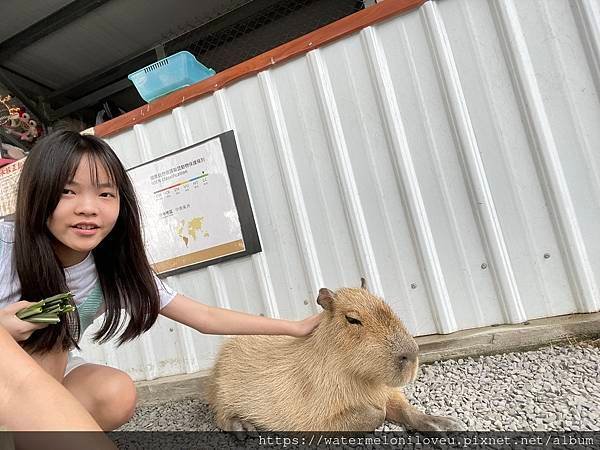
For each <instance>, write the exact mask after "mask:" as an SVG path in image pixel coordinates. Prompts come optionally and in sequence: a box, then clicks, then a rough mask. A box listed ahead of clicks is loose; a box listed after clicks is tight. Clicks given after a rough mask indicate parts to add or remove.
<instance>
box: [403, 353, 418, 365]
mask: <svg viewBox="0 0 600 450" xmlns="http://www.w3.org/2000/svg"><path fill="white" fill-rule="evenodd" d="M418 357H419V353H418V352H403V353H400V354H399V355H398V359H399V362H400V363H413V364H414V363H416V362H417V358H418Z"/></svg>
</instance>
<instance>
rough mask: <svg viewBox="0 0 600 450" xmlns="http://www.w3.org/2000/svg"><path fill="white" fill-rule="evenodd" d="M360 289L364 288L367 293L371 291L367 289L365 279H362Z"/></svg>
mask: <svg viewBox="0 0 600 450" xmlns="http://www.w3.org/2000/svg"><path fill="white" fill-rule="evenodd" d="M360 287H361V288H363V289H364V290H365V291H368V290H369V288H368V287H367V280H365V279H364V278H363V277H360Z"/></svg>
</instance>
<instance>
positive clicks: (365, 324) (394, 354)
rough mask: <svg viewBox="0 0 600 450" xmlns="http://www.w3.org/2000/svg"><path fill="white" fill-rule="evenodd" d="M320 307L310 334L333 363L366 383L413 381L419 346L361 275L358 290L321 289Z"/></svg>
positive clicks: (391, 383) (389, 383) (415, 373)
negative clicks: (320, 313) (321, 313)
mask: <svg viewBox="0 0 600 450" xmlns="http://www.w3.org/2000/svg"><path fill="white" fill-rule="evenodd" d="M317 303H318V304H319V305H321V306H322V307H323V309H324V310H325V313H324V317H323V318H322V320H321V323H320V324H319V327H318V329H317V330H316V332H315V337H317V338H318V339H319V340H320V341H321V342H323V345H324V346H326V351H327V352H328V355H329V357H334V358H338V357H339V358H340V361H339V364H336V365H337V366H338V367H341V368H342V370H344V371H348V373H349V374H350V375H352V376H356V377H358V378H362V379H364V380H365V381H370V382H375V383H385V384H387V385H388V386H403V385H405V384H407V383H409V382H411V381H414V379H415V378H416V375H417V368H418V364H419V359H418V358H419V357H418V354H419V347H418V345H417V343H416V342H415V340H414V339H413V337H412V336H411V335H410V333H409V332H408V331H407V329H406V327H405V326H404V324H403V323H402V321H401V320H400V319H399V318H398V316H396V314H395V313H394V312H393V311H392V309H391V308H390V307H389V306H388V305H387V304H386V303H385V302H384V301H383V300H382V299H381V298H379V297H377V296H376V295H373V294H372V293H370V292H369V291H368V289H367V287H366V282H365V280H364V279H362V286H361V287H360V288H341V289H338V290H337V291H335V292H332V291H330V290H329V289H325V288H323V289H320V290H319V296H318V298H317Z"/></svg>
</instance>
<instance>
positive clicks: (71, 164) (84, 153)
mask: <svg viewBox="0 0 600 450" xmlns="http://www.w3.org/2000/svg"><path fill="white" fill-rule="evenodd" d="M107 156H108V155H107V154H106V152H104V151H103V149H100V148H94V147H92V146H89V147H82V148H79V149H77V151H75V152H73V153H72V154H71V155H70V157H69V158H68V160H67V161H66V163H67V164H66V165H67V167H68V176H67V180H66V183H65V184H68V183H69V182H71V181H73V179H74V178H75V172H77V168H78V167H79V164H80V163H81V161H82V159H83V158H86V159H87V162H88V167H89V170H90V180H92V183H93V184H95V185H96V186H97V187H99V186H100V185H101V184H102V183H105V182H108V183H110V184H112V185H113V186H115V188H117V189H118V188H120V184H121V183H120V182H121V180H120V177H118V176H117V173H118V170H117V169H118V167H115V164H114V162H113V161H111V159H110V158H108V157H107ZM99 166H100V167H102V168H103V169H104V172H106V174H107V175H108V180H101V179H100V175H99V172H100V170H99Z"/></svg>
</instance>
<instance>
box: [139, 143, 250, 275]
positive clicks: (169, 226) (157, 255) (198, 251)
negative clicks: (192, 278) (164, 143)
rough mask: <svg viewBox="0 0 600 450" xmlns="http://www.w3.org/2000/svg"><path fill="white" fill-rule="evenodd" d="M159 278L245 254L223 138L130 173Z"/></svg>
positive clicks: (147, 241) (146, 237)
mask: <svg viewBox="0 0 600 450" xmlns="http://www.w3.org/2000/svg"><path fill="white" fill-rule="evenodd" d="M129 175H130V177H131V180H132V182H133V184H134V186H135V189H136V194H137V196H138V200H139V202H140V209H141V211H142V221H143V231H144V238H145V241H146V250H147V253H148V255H149V259H150V263H151V264H152V266H153V268H154V270H155V271H156V272H157V273H158V274H168V273H170V272H173V271H174V270H177V269H181V268H185V267H190V266H194V265H198V264H200V263H204V262H207V261H211V260H215V259H218V258H223V257H225V256H229V255H234V254H237V253H243V252H245V250H246V245H245V243H244V238H243V233H242V227H241V225H240V219H239V215H238V210H237V208H236V204H235V198H234V193H233V190H232V185H231V181H230V176H229V174H228V170H227V163H226V160H225V156H224V151H223V147H222V143H221V139H219V137H216V138H213V139H211V140H209V141H206V142H202V143H199V144H195V145H193V146H191V147H189V148H187V149H184V150H181V151H177V152H175V153H173V154H170V155H167V156H165V157H161V158H159V159H157V160H155V161H151V162H149V163H146V164H143V165H141V166H138V167H135V168H133V169H130V170H129Z"/></svg>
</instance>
